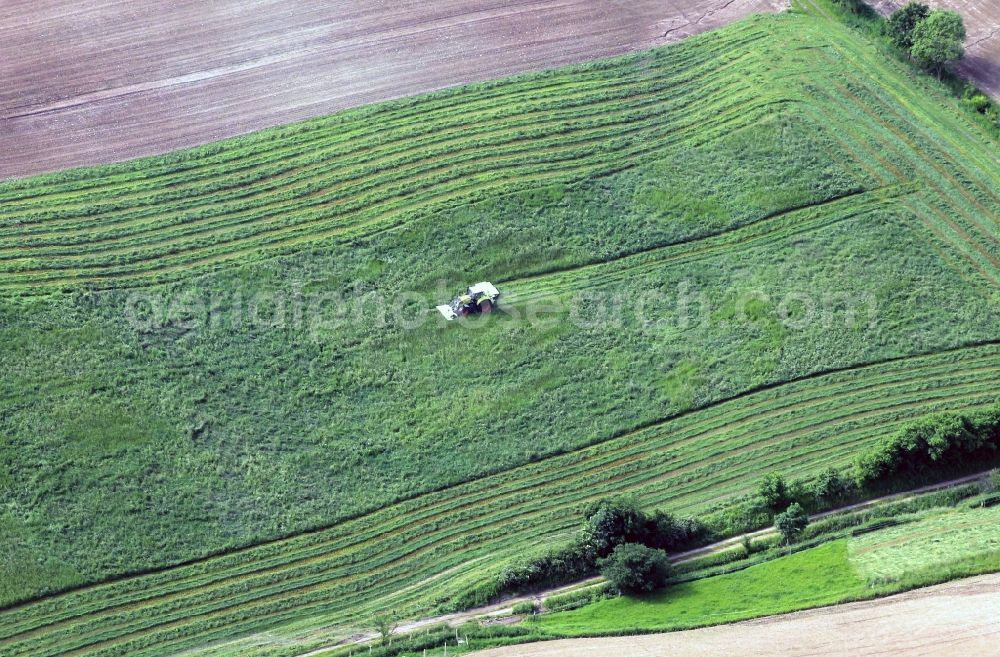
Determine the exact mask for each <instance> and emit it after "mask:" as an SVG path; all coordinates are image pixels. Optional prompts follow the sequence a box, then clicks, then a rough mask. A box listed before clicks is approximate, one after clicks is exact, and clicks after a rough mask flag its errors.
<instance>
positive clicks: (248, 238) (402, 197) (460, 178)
mask: <svg viewBox="0 0 1000 657" xmlns="http://www.w3.org/2000/svg"><path fill="white" fill-rule="evenodd" d="M780 102H783V101H781V100H778V101H763V102H760V101H759V102H758V105H757V106H755V107H752V108H751V109H750V110H749V112H748V111H747V109H746V106H745V104H744V105H743V106H742V107H741V106H740V104H739V103H738V102H734V103H733V104H732V105H731V107H730V108H729V110H728V112H726V113H723V114H722V115H721V116H720V117H718V120H717V124H716V125H715V126H714V127H715V128H716V129H719V130H725V129H729V128H730V127H731V126H729V125H728V124H730V123H732V122H733V121H736V120H753V119H755V118H758V117H760V116H763V115H764V114H765V113H766V112H767V110H768V107H769V106H772V105H774V104H776V103H780ZM653 129H655V128H653ZM686 129H687V130H691V131H695V130H698V131H699V132H703V131H704V126H699V125H697V124H692V125H689V126H687V127H686ZM629 137H630V138H631V140H632V141H633V142H643V141H645V140H650V141H651V142H653V143H656V141H657V139H661V140H662V138H664V137H665V135H662V134H657V133H655V132H638V133H636V134H634V135H629ZM598 141H600V140H596V141H595V144H594V145H595V148H594V151H595V152H593V153H590V154H588V155H582V154H581V153H580V152H571V153H567V154H565V155H564V156H563V157H561V158H560V159H553V160H552V161H551V162H549V163H547V164H545V165H536V166H535V167H534V168H533V169H532V170H531V171H525V172H521V171H518V166H519V165H520V164H521V162H518V161H511V162H509V163H503V162H502V161H500V160H494V168H493V169H492V170H491V171H489V172H488V173H485V174H483V173H481V174H473V175H465V174H466V173H467V172H464V171H462V170H461V169H458V170H455V169H447V168H445V169H444V170H443V175H442V179H440V180H438V181H437V184H434V185H431V184H427V185H424V186H421V187H419V188H417V189H416V193H414V190H413V189H412V188H411V189H402V188H401V189H400V190H399V195H398V196H394V197H390V198H389V199H388V200H386V201H382V202H371V201H372V200H371V199H360V200H356V201H355V202H354V205H355V206H356V208H358V209H360V208H363V209H364V215H363V217H362V218H351V219H348V220H346V221H345V220H338V218H337V215H334V214H333V213H332V212H327V211H324V210H320V211H315V212H312V213H310V214H304V213H303V214H300V215H297V217H298V218H299V220H289V219H286V218H281V217H279V218H276V219H274V220H272V222H270V223H266V222H255V223H253V224H251V226H250V227H249V228H248V229H246V230H245V231H244V232H239V233H236V234H235V235H228V236H227V241H225V242H224V243H223V244H222V246H223V247H224V248H220V244H219V243H217V242H216V241H214V240H213V239H211V238H209V239H205V240H198V241H195V242H190V241H184V242H181V243H172V244H168V249H167V250H165V251H163V252H162V253H157V254H155V256H154V255H150V257H149V258H147V259H146V260H137V261H133V260H132V259H131V254H125V255H119V256H117V258H116V259H115V260H110V261H106V262H101V261H91V262H84V263H80V264H77V263H74V262H61V263H58V265H54V264H53V263H52V262H51V261H50V260H48V259H44V258H43V259H34V258H28V259H23V260H21V261H20V262H19V267H18V268H17V269H16V270H13V269H12V270H11V271H9V272H8V273H7V274H5V276H4V279H5V280H4V282H3V285H4V286H5V287H7V288H17V287H24V286H33V285H39V284H47V285H64V284H66V283H68V282H72V281H74V280H78V279H80V278H81V277H82V278H84V279H86V280H87V281H88V282H96V281H101V282H102V284H106V285H110V284H114V283H116V282H117V283H122V282H124V281H127V280H130V279H141V278H147V277H150V276H152V275H162V274H169V273H171V272H176V271H178V270H184V271H186V272H187V273H191V272H192V271H194V270H196V269H197V268H198V267H200V266H205V265H211V264H214V263H218V262H222V261H226V260H232V259H235V258H239V257H242V256H244V255H247V254H250V253H259V252H260V251H261V249H264V248H268V249H270V248H286V249H287V248H290V247H294V246H296V245H300V244H303V243H309V242H315V241H317V240H321V239H325V238H328V237H334V236H338V235H344V234H345V233H348V232H351V233H352V234H356V231H358V230H359V229H362V228H369V227H372V226H373V225H374V226H378V227H381V228H385V227H392V226H393V225H398V224H395V223H393V222H394V221H395V220H396V219H397V217H398V216H399V215H401V214H404V213H408V212H412V211H413V210H415V209H418V208H426V207H427V206H429V205H433V204H439V203H443V202H446V201H453V200H456V199H459V198H460V199H462V200H463V201H470V200H476V199H477V198H479V197H481V196H483V195H484V194H487V193H492V192H494V191H495V189H494V186H495V183H496V182H497V181H498V180H501V179H502V182H503V184H504V185H505V186H506V187H507V188H509V189H517V188H518V187H517V185H516V183H521V184H522V186H523V185H527V184H537V183H538V182H539V181H541V180H544V179H545V178H559V177H561V176H563V175H565V174H572V175H583V174H586V173H590V174H593V173H594V168H593V167H594V166H595V165H598V164H600V163H601V162H602V161H603V158H604V155H605V153H604V151H603V149H600V148H597V147H596V146H597V142H598ZM661 146H662V144H661ZM658 147H659V146H658ZM658 147H644V146H639V145H636V146H631V147H629V148H626V149H623V150H621V151H618V152H617V154H616V155H617V157H618V158H621V159H624V160H626V161H632V162H635V161H636V158H639V157H642V156H646V155H649V154H650V153H652V152H655V150H656V148H658ZM607 166H608V167H609V168H607V169H604V170H603V171H606V172H610V171H612V170H614V167H617V166H621V165H620V164H617V165H612V164H611V163H608V164H607ZM508 170H512V171H508ZM352 220H353V221H352ZM262 224H265V225H262ZM66 258H68V259H72V258H75V256H71V255H70V256H66ZM43 263H44V266H40V265H42V264H43Z"/></svg>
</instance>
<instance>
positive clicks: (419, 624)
mask: <svg viewBox="0 0 1000 657" xmlns="http://www.w3.org/2000/svg"><path fill="white" fill-rule="evenodd" d="M990 472H992V471H991V470H986V471H984V472H978V473H975V474H971V475H966V476H964V477H957V478H955V479H949V480H948V481H941V482H938V483H935V484H928V485H926V486H921V487H919V488H914V489H913V490H909V491H904V492H902V493H893V494H891V495H883V496H881V497H876V498H873V499H870V500H867V501H865V502H857V503H855V504H848V505H846V506H842V507H840V508H837V509H831V510H829V511H823V512H822V513H816V514H813V515H811V516H809V520H810V522H815V521H817V520H822V519H823V518H828V517H830V516H833V515H836V514H840V513H850V512H852V511H859V510H861V509H867V508H869V507H872V506H876V505H878V504H882V503H885V502H890V501H898V500H904V499H908V498H910V497H913V496H915V495H919V494H921V493H928V492H931V491H936V490H942V489H945V488H953V487H955V486H961V485H963V484H968V483H972V482H974V481H977V480H980V479H982V478H983V477H985V476H987V475H989V474H990ZM776 533H777V531H776V530H775V529H774V528H773V527H767V528H765V529H760V530H757V531H754V532H748V533H746V534H740V535H739V536H734V537H732V538H727V539H725V540H722V541H718V542H715V543H712V544H710V545H706V546H704V547H700V548H697V549H694V550H688V551H687V552H678V553H676V554H672V555H671V558H670V560H671V561H672V562H673V563H675V564H678V563H684V562H686V561H691V560H693V559H697V558H699V557H704V556H706V555H708V554H713V553H716V552H722V551H724V550H729V549H732V548H734V547H736V546H738V545H742V543H743V540H744V539H745V538H750V539H759V538H764V537H766V536H771V535H773V534H776ZM604 581H605V580H604V578H603V577H600V576H596V577H589V578H587V579H584V580H580V581H578V582H573V583H571V584H562V585H560V586H555V587H551V588H548V589H544V590H540V591H536V592H534V593H532V594H529V595H518V596H514V597H511V598H507V599H505V600H502V601H500V602H495V603H493V604H490V605H485V606H482V607H475V608H472V609H467V610H465V611H460V612H455V613H451V614H442V615H439V616H430V617H427V618H421V619H419V620H411V621H407V622H405V623H402V624H400V625H399V626H397V627H396V630H395V633H396V634H397V635H399V634H411V633H413V632H416V631H419V630H422V629H424V628H427V627H433V626H435V625H441V624H443V623H447V624H448V625H450V626H452V627H458V626H460V625H462V624H463V623H467V622H468V621H471V620H484V619H490V618H504V617H508V616H510V615H511V614H513V613H514V609H513V607H514V605H515V604H517V603H519V602H529V601H532V602H535V603H536V604H541V603H542V602H543V601H545V600H546V599H548V598H550V597H552V596H557V595H561V594H563V593H567V592H569V591H574V590H578V589H581V588H589V587H591V586H594V585H597V584H600V583H602V582H604ZM379 636H380V635H379V634H378V633H377V632H365V633H361V634H357V635H355V636H354V637H352V638H351V640H350V641H349V642H348V643H352V644H367V643H371V642H372V641H375V640H376V639H378V638H379ZM335 647H336V646H327V647H324V648H319V649H317V650H313V651H310V652H308V653H305V654H302V655H299V657H316V656H317V655H322V654H323V653H326V652H329V651H330V650H331V649H332V648H335Z"/></svg>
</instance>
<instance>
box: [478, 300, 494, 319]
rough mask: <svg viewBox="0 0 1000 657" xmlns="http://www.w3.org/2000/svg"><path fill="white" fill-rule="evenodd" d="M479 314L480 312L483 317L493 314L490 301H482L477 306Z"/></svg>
mask: <svg viewBox="0 0 1000 657" xmlns="http://www.w3.org/2000/svg"><path fill="white" fill-rule="evenodd" d="M479 312H481V313H482V314H484V315H489V314H490V313H491V312H493V302H492V301H490V300H489V299H484V300H483V301H482V302H481V303H480V304H479Z"/></svg>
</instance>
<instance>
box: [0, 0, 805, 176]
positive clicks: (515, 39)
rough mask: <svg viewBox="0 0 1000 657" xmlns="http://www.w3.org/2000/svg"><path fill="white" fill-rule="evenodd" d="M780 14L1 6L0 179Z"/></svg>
mask: <svg viewBox="0 0 1000 657" xmlns="http://www.w3.org/2000/svg"><path fill="white" fill-rule="evenodd" d="M786 4H787V1H786V0H430V1H428V0H394V1H393V2H387V1H386V0H332V1H329V2H316V1H315V0H312V1H309V0H208V1H206V0H174V1H171V2H163V3H159V2H155V3H153V2H150V3H137V2H134V1H132V0H83V1H82V2H75V3H74V2H66V1H65V0H6V1H5V2H2V3H0V44H2V48H3V57H0V80H2V81H3V84H2V85H0V144H2V148H0V179H2V178H9V177H16V176H24V175H28V174H32V173H39V172H43V171H51V170H57V169H62V168H67V167H71V166H77V165H83V164H93V163H99V162H110V161H118V160H123V159H128V158H132V157H136V156H140V155H150V154H155V153H162V152H165V151H169V150H173V149H176V148H181V147H184V146H191V145H195V144H199V143H205V142H209V141H213V140H217V139H221V138H223V137H229V136H233V135H238V134H242V133H246V132H250V131H253V130H258V129H261V128H264V127H267V126H272V125H279V124H284V123H290V122H293V121H296V120H300V119H304V118H308V117H313V116H319V115H323V114H329V113H331V112H334V111H336V110H340V109H343V108H346V107H351V106H356V105H362V104H366V103H371V102H373V101H378V100H384V99H388V98H394V97H399V96H404V95H410V94H414V93H417V92H421V91H428V90H432V89H438V88H442V87H447V86H451V85H455V84H460V83H465V82H470V81H473V80H481V79H489V78H496V77H500V76H504V75H508V74H511V73H516V72H521V71H526V70H532V69H539V68H545V67H551V66H555V65H559V64H565V63H568V62H576V61H582V60H588V59H594V58H597V57H602V56H608V55H615V54H619V53H623V52H626V51H630V50H638V49H643V48H649V47H652V46H654V45H657V44H662V43H666V42H668V41H672V40H677V39H680V38H682V37H684V36H687V35H690V34H693V33H695V32H701V31H704V30H707V29H710V28H712V27H717V26H719V25H721V24H724V23H728V22H731V21H733V20H735V19H737V18H739V17H741V16H743V15H745V14H748V13H751V12H753V11H764V10H773V9H779V8H783V7H784V6H785V5H786Z"/></svg>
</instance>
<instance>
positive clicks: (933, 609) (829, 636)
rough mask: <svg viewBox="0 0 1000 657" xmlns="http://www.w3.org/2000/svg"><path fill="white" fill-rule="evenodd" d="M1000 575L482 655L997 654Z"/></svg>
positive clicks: (767, 656) (753, 656)
mask: <svg viewBox="0 0 1000 657" xmlns="http://www.w3.org/2000/svg"><path fill="white" fill-rule="evenodd" d="M998 615H1000V575H986V576H982V577H974V578H970V579H966V580H959V581H956V582H949V583H947V584H942V585H939V586H933V587H929V588H926V589H920V590H917V591H911V592H909V593H903V594H901V595H895V596H891V597H888V598H882V599H880V600H873V601H869V602H857V603H850V604H845V605H838V606H834V607H823V608H820V609H813V610H810V611H803V612H797V613H793V614H786V615H782V616H771V617H769V618H763V619H758V620H753V621H746V622H742V623H736V624H733V625H722V626H718V627H710V628H703V629H698V630H687V631H683V632H672V633H668V634H648V635H643V636H624V637H608V638H598V639H564V640H559V641H547V642H541V643H529V644H523V645H517V646H508V647H504V648H496V649H492V650H486V651H483V652H477V653H473V654H475V655H477V656H479V657H569V656H570V655H571V656H572V657H606V656H607V655H618V656H619V657H639V656H642V657H660V656H662V657H667V656H669V657H715V656H717V655H740V656H741V657H784V656H789V657H791V656H793V655H794V656H795V657H804V656H806V655H823V656H824V657H875V656H890V655H905V656H907V657H911V656H912V657H916V656H918V655H928V656H929V655H934V657H965V656H966V655H992V654H996V649H997V645H1000V624H998V623H997V622H996V619H997V616H998Z"/></svg>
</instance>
